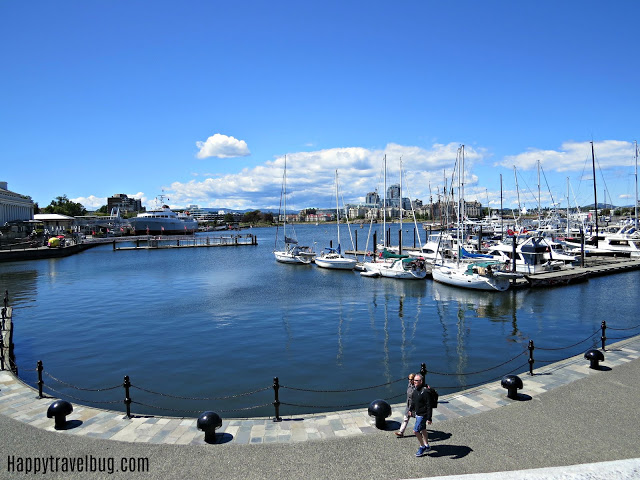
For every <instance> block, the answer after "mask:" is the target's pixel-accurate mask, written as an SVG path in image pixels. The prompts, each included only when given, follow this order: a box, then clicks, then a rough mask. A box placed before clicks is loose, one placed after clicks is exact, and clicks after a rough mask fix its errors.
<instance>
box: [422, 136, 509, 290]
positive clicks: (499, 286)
mask: <svg viewBox="0 0 640 480" xmlns="http://www.w3.org/2000/svg"><path fill="white" fill-rule="evenodd" d="M456 163H457V166H458V228H457V236H458V242H457V244H458V246H459V247H458V253H457V255H456V259H455V261H449V262H445V261H444V259H443V260H442V261H440V262H435V263H434V264H433V267H432V269H431V275H432V276H433V279H434V280H435V281H436V282H440V283H445V284H447V285H452V286H455V287H463V288H469V289H473V290H489V291H491V290H497V291H505V290H507V289H508V288H509V286H510V282H509V280H510V278H513V277H514V276H521V275H520V274H515V273H511V272H508V271H507V268H506V264H505V262H501V261H498V260H493V259H489V258H483V256H481V255H469V254H468V253H467V252H466V251H465V250H464V249H463V248H461V247H460V245H461V243H460V235H461V234H462V231H463V218H464V180H463V176H462V175H463V174H464V145H461V146H460V149H459V150H458V158H457V160H456ZM462 256H465V257H467V259H468V261H462V260H461V258H460V257H462ZM469 260H471V261H469Z"/></svg>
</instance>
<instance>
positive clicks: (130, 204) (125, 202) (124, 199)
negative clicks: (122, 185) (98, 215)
mask: <svg viewBox="0 0 640 480" xmlns="http://www.w3.org/2000/svg"><path fill="white" fill-rule="evenodd" d="M113 209H116V210H117V209H119V210H120V213H125V212H130V213H134V212H142V211H143V209H142V201H141V200H140V199H138V198H130V197H128V196H127V195H125V194H124V193H116V194H115V195H114V196H113V197H109V198H107V211H108V212H109V213H110V212H112V211H113Z"/></svg>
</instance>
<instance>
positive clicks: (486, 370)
mask: <svg viewBox="0 0 640 480" xmlns="http://www.w3.org/2000/svg"><path fill="white" fill-rule="evenodd" d="M526 353H528V352H527V350H523V351H522V352H520V353H519V354H518V355H516V356H515V357H513V358H511V359H509V360H507V361H506V362H503V363H501V364H500V365H496V366H495V367H491V368H487V369H485V370H478V371H477V372H464V373H440V372H434V371H428V372H427V373H431V374H433V375H444V376H445V377H446V376H451V377H457V376H460V375H476V374H478V373H484V372H488V371H490V370H494V369H496V368H498V367H502V366H503V365H506V364H507V363H509V362H512V361H513V360H515V359H516V358H518V357H520V356H521V355H525V354H526Z"/></svg>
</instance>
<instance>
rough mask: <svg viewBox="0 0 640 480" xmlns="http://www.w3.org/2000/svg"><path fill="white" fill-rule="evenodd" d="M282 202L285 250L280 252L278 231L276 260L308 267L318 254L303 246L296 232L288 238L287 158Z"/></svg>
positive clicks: (275, 250)
mask: <svg viewBox="0 0 640 480" xmlns="http://www.w3.org/2000/svg"><path fill="white" fill-rule="evenodd" d="M282 200H283V204H284V208H283V215H282V219H283V222H282V236H283V239H284V250H282V249H280V250H278V237H279V236H278V233H279V227H280V226H279V225H278V230H276V243H275V248H274V251H273V254H274V256H275V257H276V260H277V261H278V262H281V263H291V264H298V265H308V264H310V263H311V262H313V260H314V258H315V256H316V254H315V252H314V251H313V249H312V248H311V247H306V246H301V245H299V244H298V240H297V239H296V238H295V231H294V230H293V229H292V232H293V234H291V236H290V237H287V156H286V155H285V157H284V174H283V177H282Z"/></svg>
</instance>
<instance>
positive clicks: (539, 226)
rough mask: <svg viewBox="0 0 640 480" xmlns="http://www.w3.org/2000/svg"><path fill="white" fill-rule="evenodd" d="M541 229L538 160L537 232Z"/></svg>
mask: <svg viewBox="0 0 640 480" xmlns="http://www.w3.org/2000/svg"><path fill="white" fill-rule="evenodd" d="M541 228H542V225H541V224H540V160H538V230H540V229H541Z"/></svg>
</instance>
